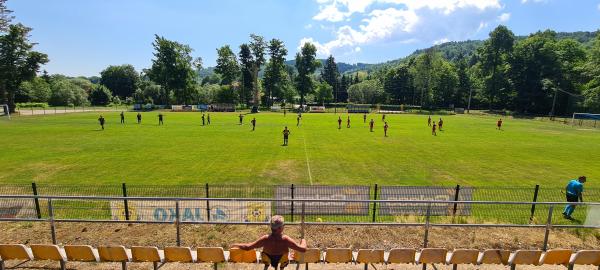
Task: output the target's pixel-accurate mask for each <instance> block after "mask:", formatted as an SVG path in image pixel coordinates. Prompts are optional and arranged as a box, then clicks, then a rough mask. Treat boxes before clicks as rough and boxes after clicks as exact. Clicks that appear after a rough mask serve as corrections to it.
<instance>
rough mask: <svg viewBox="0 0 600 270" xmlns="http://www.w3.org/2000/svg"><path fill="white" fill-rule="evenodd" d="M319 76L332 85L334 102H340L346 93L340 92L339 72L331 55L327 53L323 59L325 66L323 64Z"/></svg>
mask: <svg viewBox="0 0 600 270" xmlns="http://www.w3.org/2000/svg"><path fill="white" fill-rule="evenodd" d="M321 78H322V79H323V81H325V82H327V83H328V84H329V85H331V86H332V87H333V96H334V98H335V102H340V101H341V100H344V99H345V96H347V93H340V92H341V91H340V72H339V70H338V67H337V64H336V63H335V58H333V55H329V57H327V60H325V66H323V70H322V71H321Z"/></svg>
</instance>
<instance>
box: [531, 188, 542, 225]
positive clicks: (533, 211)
mask: <svg viewBox="0 0 600 270" xmlns="http://www.w3.org/2000/svg"><path fill="white" fill-rule="evenodd" d="M539 190H540V185H535V191H534V192H533V202H537V197H538V192H539ZM534 215H535V204H532V205H531V216H530V217H529V222H531V221H533V216H534Z"/></svg>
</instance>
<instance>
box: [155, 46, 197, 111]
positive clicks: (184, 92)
mask: <svg viewBox="0 0 600 270" xmlns="http://www.w3.org/2000/svg"><path fill="white" fill-rule="evenodd" d="M152 46H153V47H154V50H155V52H154V59H152V67H151V68H150V69H149V70H147V72H146V74H147V75H148V77H149V78H150V79H151V80H152V81H154V82H156V83H157V84H159V85H160V86H162V88H163V89H164V92H163V93H162V94H161V97H160V100H159V102H160V103H162V104H170V102H171V100H170V98H169V97H170V95H171V94H173V96H174V97H175V102H177V103H180V104H190V103H191V102H193V99H194V91H195V90H194V89H195V88H194V83H195V78H196V75H195V74H196V73H195V72H194V69H193V67H194V64H195V62H196V61H194V59H193V58H192V56H191V53H192V48H190V46H188V45H184V44H181V43H178V42H175V41H171V40H167V39H165V38H163V37H160V36H158V35H155V40H154V42H153V43H152ZM155 102H156V100H155Z"/></svg>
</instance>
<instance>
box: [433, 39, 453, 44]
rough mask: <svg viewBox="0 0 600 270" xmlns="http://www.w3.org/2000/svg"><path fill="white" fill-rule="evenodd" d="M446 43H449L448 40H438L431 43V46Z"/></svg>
mask: <svg viewBox="0 0 600 270" xmlns="http://www.w3.org/2000/svg"><path fill="white" fill-rule="evenodd" d="M448 41H450V40H449V39H448V38H442V39H438V40H436V41H434V42H433V45H439V44H442V43H446V42H448Z"/></svg>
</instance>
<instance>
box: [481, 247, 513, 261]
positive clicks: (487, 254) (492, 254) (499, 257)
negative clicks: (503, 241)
mask: <svg viewBox="0 0 600 270" xmlns="http://www.w3.org/2000/svg"><path fill="white" fill-rule="evenodd" d="M509 258H510V251H508V250H502V249H486V250H484V251H483V252H482V253H481V254H479V258H478V259H477V264H503V265H507V264H508V259H509Z"/></svg>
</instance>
